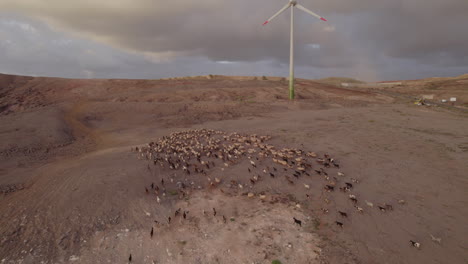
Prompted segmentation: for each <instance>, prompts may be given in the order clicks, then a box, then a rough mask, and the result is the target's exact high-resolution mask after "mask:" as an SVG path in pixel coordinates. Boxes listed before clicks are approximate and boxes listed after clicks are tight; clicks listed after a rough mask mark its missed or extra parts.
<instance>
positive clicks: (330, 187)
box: [325, 185, 335, 192]
mask: <svg viewBox="0 0 468 264" xmlns="http://www.w3.org/2000/svg"><path fill="white" fill-rule="evenodd" d="M325 190H327V191H329V192H331V191H333V190H335V187H333V186H331V185H325Z"/></svg>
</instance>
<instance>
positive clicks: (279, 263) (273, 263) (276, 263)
mask: <svg viewBox="0 0 468 264" xmlns="http://www.w3.org/2000/svg"><path fill="white" fill-rule="evenodd" d="M271 264H282V263H281V261H279V260H277V259H275V260H273V261H272V262H271Z"/></svg>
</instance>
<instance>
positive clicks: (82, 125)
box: [0, 75, 468, 264]
mask: <svg viewBox="0 0 468 264" xmlns="http://www.w3.org/2000/svg"><path fill="white" fill-rule="evenodd" d="M286 87H287V84H286V82H285V81H284V80H281V79H268V80H261V79H260V78H259V79H255V80H254V79H253V78H229V77H214V78H211V79H208V78H204V77H199V78H180V79H171V80H71V79H58V78H33V77H22V76H11V75H0V263H2V264H3V263H5V264H6V263H129V262H131V263H249V264H250V263H272V261H274V260H279V261H281V263H284V264H287V263H295V264H301V263H427V264H431V263H468V240H467V237H468V225H467V219H468V191H467V190H468V116H467V114H466V113H465V112H462V111H452V110H449V109H445V108H444V109H442V108H439V107H434V106H432V107H427V106H416V105H414V104H413V103H412V102H410V101H409V100H406V99H404V97H397V96H396V97H394V96H391V95H390V94H383V93H381V92H377V91H375V92H374V91H358V90H352V89H344V88H339V87H336V86H333V85H327V84H323V83H322V84H321V83H317V82H314V81H310V80H299V81H298V84H297V94H298V96H297V97H298V98H297V100H295V101H292V102H291V101H289V100H287V97H286V96H287V90H286ZM438 87H443V85H440V86H438ZM460 89H461V90H462V91H463V90H464V93H463V94H464V95H465V96H466V93H468V89H467V87H464V88H463V89H462V88H459V90H460ZM202 129H210V130H214V131H220V132H219V133H224V134H222V135H231V136H232V135H239V136H240V137H245V138H251V137H252V138H255V136H254V135H257V138H260V137H262V136H265V138H264V140H262V141H264V142H262V143H261V144H265V145H268V146H269V151H270V152H269V153H270V154H269V155H270V156H268V157H262V156H260V152H259V151H257V152H255V153H242V154H232V155H233V156H236V160H235V161H233V160H229V161H228V160H221V159H215V158H213V157H212V156H211V157H210V158H208V157H205V156H202V157H201V159H202V160H204V161H207V162H208V164H211V167H210V169H205V170H204V172H201V173H198V172H195V171H194V170H193V166H195V165H193V164H197V161H196V159H192V160H191V161H190V162H191V163H192V165H191V167H189V169H192V173H191V174H190V175H188V173H186V172H184V171H183V170H182V169H180V168H179V169H176V170H173V169H170V168H169V167H168V166H167V165H168V162H166V161H161V162H160V163H161V164H164V166H160V163H159V162H156V164H155V162H154V161H153V159H154V158H155V156H151V157H148V154H147V153H146V148H145V146H146V147H147V146H148V143H149V142H161V141H158V140H160V139H163V137H164V138H166V139H167V137H169V136H170V135H171V133H174V132H181V131H182V132H183V131H204V130H202ZM193 133H195V134H196V133H198V132H193ZM232 133H237V134H232ZM172 135H174V134H172ZM222 135H221V134H220V135H218V136H217V137H220V138H222ZM211 136H212V137H213V138H215V134H214V132H213V134H210V137H211ZM225 143H226V145H225V146H224V147H227V145H229V144H233V143H232V142H225ZM244 143H245V142H244ZM244 143H242V144H244ZM185 144H188V145H189V146H190V144H191V143H190V142H185ZM193 144H195V143H193ZM245 144H247V145H246V146H247V147H246V149H248V148H250V147H249V146H251V145H250V143H245ZM135 147H139V149H141V148H143V151H142V152H139V151H135ZM285 149H289V150H291V149H295V151H297V153H300V154H298V155H299V156H300V155H302V156H303V157H304V160H306V161H307V164H308V165H310V166H305V168H304V170H305V172H301V171H299V173H297V172H295V171H296V170H298V167H299V165H300V164H299V163H300V162H299V163H298V161H297V160H295V159H292V158H289V160H288V162H287V163H288V164H287V165H281V164H278V163H274V162H273V160H272V156H271V153H272V152H271V150H275V151H280V150H285ZM299 150H302V152H300V151H299ZM309 152H315V153H316V155H317V157H312V156H313V155H312V154H311V155H312V156H307V155H305V154H306V153H309ZM223 155H224V154H223ZM226 155H227V154H226ZM325 155H327V156H325ZM249 157H250V158H251V159H250V161H253V162H254V163H255V164H256V167H253V166H252V164H251V163H250V161H249ZM327 157H330V158H333V159H334V162H330V161H329V162H328V163H330V167H329V168H328V167H326V166H325V165H326V164H324V162H321V161H320V159H322V158H323V159H325V163H327ZM257 158H259V159H257ZM174 159H176V158H174ZM226 159H227V158H226ZM232 159H234V158H232ZM210 162H214V163H215V164H214V166H213V163H210ZM293 162H295V163H294V164H293ZM333 163H335V164H338V166H339V168H338V167H337V166H335V165H333ZM198 166H200V167H201V166H202V165H201V163H199V164H198ZM301 166H302V165H301ZM249 170H250V171H249ZM263 170H265V172H264V171H263ZM270 173H272V174H274V177H273V176H272V175H271V174H270ZM306 173H307V174H306ZM325 173H326V174H325ZM294 174H296V176H294ZM257 175H259V176H260V177H257V178H258V180H255V181H252V178H253V177H256V176H257ZM257 178H255V179H257ZM163 179H164V180H165V184H163V183H162V180H163ZM152 183H154V184H155V185H156V186H158V189H159V190H156V187H153V188H152V187H151V184H152ZM346 183H350V184H351V185H352V187H351V186H348V187H349V188H348V189H344V187H346ZM327 185H329V186H330V187H333V190H326V188H329V189H330V187H327ZM181 186H182V187H181ZM340 188H341V190H340ZM146 190H148V192H147V191H146ZM342 190H344V191H342ZM350 195H351V198H353V199H355V201H353V200H352V199H350ZM379 207H382V209H379ZM179 208H181V211H180V213H176V210H178V209H179ZM213 208H215V210H216V215H215V213H214V210H213ZM358 208H359V209H360V210H362V212H360V211H358ZM184 212H185V213H186V216H185V217H183V213H184ZM340 212H342V213H344V214H340ZM169 217H171V221H170V222H169ZM293 218H296V219H298V220H300V221H301V225H298V224H296V223H295V221H294V219H293ZM337 222H338V223H337ZM152 229H153V235H152V236H151V230H152ZM410 241H414V242H415V243H418V244H415V245H418V246H419V247H416V246H415V245H413V244H412V243H411V242H410ZM130 256H131V260H130Z"/></svg>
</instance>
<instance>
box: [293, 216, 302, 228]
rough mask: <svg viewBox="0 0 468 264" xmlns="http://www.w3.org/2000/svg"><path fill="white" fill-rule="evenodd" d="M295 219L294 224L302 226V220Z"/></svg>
mask: <svg viewBox="0 0 468 264" xmlns="http://www.w3.org/2000/svg"><path fill="white" fill-rule="evenodd" d="M293 219H294V223H295V224H297V225H299V226H302V221H301V220H299V219H296V218H295V217H293Z"/></svg>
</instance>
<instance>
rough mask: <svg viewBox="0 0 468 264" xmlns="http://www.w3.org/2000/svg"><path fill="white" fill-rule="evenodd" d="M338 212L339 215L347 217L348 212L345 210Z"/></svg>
mask: <svg viewBox="0 0 468 264" xmlns="http://www.w3.org/2000/svg"><path fill="white" fill-rule="evenodd" d="M338 213H340V215H341V216H342V217H348V214H347V213H345V212H341V211H338Z"/></svg>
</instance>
